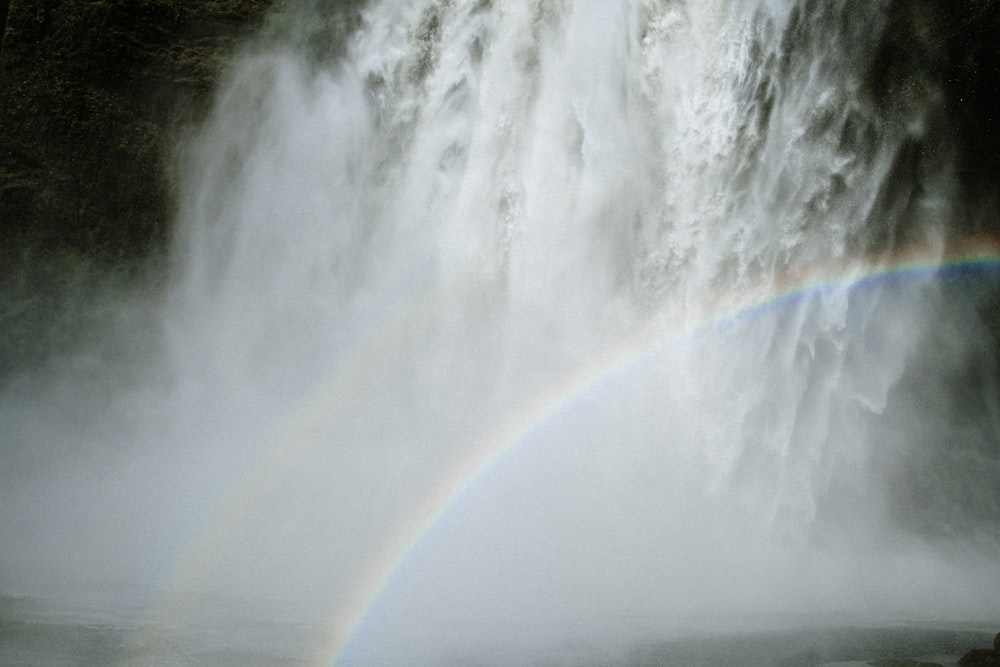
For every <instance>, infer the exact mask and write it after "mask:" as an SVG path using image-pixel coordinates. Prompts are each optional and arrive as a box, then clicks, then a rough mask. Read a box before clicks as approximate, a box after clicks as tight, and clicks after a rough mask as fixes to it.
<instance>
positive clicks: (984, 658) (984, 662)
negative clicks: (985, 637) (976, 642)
mask: <svg viewBox="0 0 1000 667" xmlns="http://www.w3.org/2000/svg"><path fill="white" fill-rule="evenodd" d="M958 664H960V665H962V667H1000V653H998V652H997V651H996V650H994V649H991V648H974V649H972V650H971V651H969V652H968V653H966V654H965V655H963V656H962V657H961V658H960V659H959V661H958Z"/></svg>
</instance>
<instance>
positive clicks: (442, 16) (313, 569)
mask: <svg viewBox="0 0 1000 667" xmlns="http://www.w3.org/2000/svg"><path fill="white" fill-rule="evenodd" d="M733 4H734V3H725V2H698V3H693V2H692V3H684V2H668V3H662V2H644V1H636V2H629V3H619V4H615V3H607V2H604V1H603V0H600V1H598V0H594V1H589V2H588V1H577V2H570V1H556V0H540V1H539V2H534V3H513V2H510V3H508V2H496V1H495V2H489V1H478V2H472V1H470V2H464V1H453V2H437V1H430V0H427V1H414V2H405V3H394V2H371V3H368V4H367V5H365V6H364V7H362V8H357V9H352V8H346V9H343V8H342V9H337V8H333V9H331V8H330V7H324V6H322V3H319V4H317V5H316V6H309V7H305V6H302V7H293V6H292V5H290V4H289V5H287V6H279V8H278V10H276V14H275V20H274V21H272V22H270V23H269V24H268V26H267V27H266V28H265V30H264V34H262V35H261V36H260V37H259V39H258V40H257V41H256V42H255V43H254V44H251V45H248V47H247V49H246V51H245V53H244V55H243V56H242V57H241V58H240V59H239V60H238V62H236V63H234V64H233V65H232V66H231V67H230V68H229V70H228V72H227V75H226V77H225V80H224V82H223V83H222V84H221V85H220V88H219V90H218V92H217V96H216V101H215V105H214V108H213V110H212V112H211V114H210V116H209V118H208V119H207V121H206V122H205V123H204V124H203V126H201V127H200V128H198V129H197V131H196V132H195V133H194V134H193V135H192V136H190V137H185V138H183V139H181V140H180V141H179V142H178V148H177V178H178V179H179V192H180V196H179V202H178V212H177V216H176V220H175V226H174V230H173V242H172V247H171V254H170V259H169V267H168V269H167V275H166V277H165V278H164V279H163V280H161V281H159V282H157V283H155V286H152V287H151V286H139V287H135V288H132V289H128V290H115V291H112V290H109V292H108V294H107V295H102V296H101V297H98V298H97V299H96V303H95V304H94V306H93V307H94V308H95V317H94V321H95V322H98V323H99V324H98V325H95V327H94V332H93V335H92V336H91V340H89V341H88V342H86V343H85V344H82V345H80V346H78V348H75V349H73V350H62V351H58V352H54V353H53V356H52V357H51V361H50V363H48V364H47V365H46V366H45V367H44V368H43V369H40V370H38V371H35V372H32V373H28V374H21V375H18V376H11V377H9V378H7V379H5V381H4V384H3V385H2V393H0V438H2V440H3V445H2V447H0V457H2V458H0V533H2V535H3V537H2V539H0V593H2V594H4V595H10V596H40V597H51V598H56V599H70V600H95V599H96V600H100V601H101V602H100V604H102V605H105V606H109V607H111V608H112V609H129V610H133V609H134V610H138V611H136V612H135V613H136V614H138V617H139V618H142V619H147V621H145V622H149V623H154V622H155V623H158V624H161V625H162V626H163V627H170V624H171V623H182V622H187V621H189V620H190V619H191V618H193V617H194V616H195V615H196V614H199V613H202V612H203V611H204V610H205V609H211V610H213V613H219V614H222V615H226V616H235V617H240V618H243V617H252V618H267V619H282V620H285V619H293V620H295V621H296V622H304V623H308V624H310V627H312V628H314V629H315V632H314V635H315V637H314V638H313V639H312V640H310V641H311V642H315V644H314V645H313V644H310V645H309V646H305V647H300V648H299V649H297V650H299V651H301V653H302V654H308V655H309V658H310V661H311V663H312V664H329V663H330V662H331V661H335V660H340V661H341V662H342V663H343V664H359V665H361V664H365V665H368V664H402V663H403V662H407V661H408V660H410V659H418V658H419V657H420V656H428V657H427V659H428V661H430V662H432V663H433V661H434V657H433V656H437V655H439V654H440V653H441V652H445V653H447V652H448V651H457V652H458V653H459V654H462V655H464V654H463V653H461V652H462V651H466V652H471V653H475V654H476V655H479V656H481V657H483V656H493V654H492V653H491V651H494V650H495V651H497V656H502V657H497V656H493V657H483V659H484V660H495V661H496V662H497V663H498V664H499V663H502V664H507V663H510V664H522V663H518V660H521V659H523V660H524V661H525V662H526V663H527V664H537V663H532V662H531V661H532V660H535V658H524V657H523V655H522V654H519V653H518V651H519V650H520V651H526V652H528V653H529V654H530V655H536V653H532V652H534V651H543V652H544V650H545V648H546V647H547V646H548V645H553V644H558V645H560V646H563V645H564V643H565V642H570V641H579V640H580V639H581V638H583V639H586V640H587V641H588V642H590V645H592V647H593V646H597V647H600V649H601V650H603V651H608V652H612V653H613V652H614V651H616V650H619V649H621V650H624V648H625V647H628V646H630V645H632V644H633V643H634V642H636V641H639V640H645V639H650V638H661V639H662V638H667V637H675V636H687V635H690V634H691V633H698V632H706V631H708V630H712V629H714V630H718V629H719V628H726V629H728V630H730V631H732V630H734V629H754V628H757V629H759V628H774V627H790V626H794V625H822V624H824V623H826V622H827V621H826V620H825V619H850V622H852V623H861V622H864V623H876V622H889V623H895V622H904V621H906V622H908V621H935V622H937V621H949V622H954V621H982V620H991V617H992V620H995V615H996V611H997V607H996V600H997V599H1000V579H998V578H997V577H996V572H997V569H996V568H997V557H998V554H1000V552H998V546H1000V541H998V538H1000V485H998V484H997V483H996V482H997V480H998V479H1000V450H998V445H997V443H998V442H1000V439H998V436H1000V402H998V396H1000V394H998V386H997V377H998V374H997V368H998V366H997V362H998V359H997V352H996V350H997V348H996V339H995V335H996V331H995V329H991V327H990V319H989V312H990V311H989V310H988V309H989V307H991V306H992V307H995V296H993V295H995V294H996V288H997V286H998V285H997V282H998V280H1000V274H998V273H997V272H996V268H997V267H996V264H995V263H991V262H990V261H988V259H989V257H992V256H994V255H995V254H996V247H995V245H993V244H992V243H990V242H988V241H987V240H985V239H986V236H985V235H983V234H976V233H970V230H969V225H968V224H966V223H967V217H966V216H967V215H968V210H969V209H968V207H967V206H966V204H967V201H966V199H964V197H965V195H966V193H965V192H963V191H962V189H961V187H960V185H959V184H958V176H957V170H958V164H959V163H958V156H959V148H960V146H959V143H958V142H959V137H957V136H953V135H952V134H949V133H948V132H947V131H946V130H945V129H944V128H945V127H946V126H945V125H943V123H944V120H943V119H944V118H946V116H947V113H946V111H947V110H946V105H945V100H944V98H943V97H942V95H943V93H941V92H940V90H939V89H938V88H935V85H936V80H935V79H934V78H933V76H932V74H931V73H926V72H924V71H923V70H921V69H920V68H919V64H918V65H914V70H913V71H912V72H908V74H907V75H908V76H909V77H910V81H911V83H913V85H914V86H917V88H918V89H920V90H925V91H929V92H927V94H923V95H913V94H911V93H909V92H905V91H904V92H899V91H894V90H878V91H874V92H873V90H872V86H871V81H870V79H871V77H873V76H874V75H871V74H870V73H871V72H873V71H875V70H877V69H878V68H877V67H876V64H878V62H879V61H878V59H879V58H880V57H883V56H882V54H881V52H880V44H884V39H885V38H884V32H885V31H886V30H887V26H888V25H889V24H890V18H889V17H890V15H891V12H890V11H889V10H890V5H892V3H887V2H868V3H864V4H863V6H862V5H859V4H857V3H851V2H833V3H827V5H826V6H824V7H815V6H814V5H815V4H816V3H808V2H806V3H797V2H792V1H791V0H787V1H786V0H768V1H766V2H759V3H742V4H740V3H736V4H739V6H731V5H733ZM894 11H897V12H902V11H903V10H900V9H898V8H896V9H895V10H894ZM345 12H357V21H356V25H357V29H356V30H354V31H351V32H348V33H347V34H346V35H345V36H343V37H341V38H340V39H342V40H343V43H342V44H339V45H338V46H337V48H332V47H331V48H330V49H319V50H317V49H316V48H315V45H316V44H317V41H318V40H322V39H324V38H328V39H332V37H329V35H331V34H333V33H336V32H337V30H340V29H341V28H343V26H344V25H355V24H353V23H350V22H347V23H345V19H344V16H345V15H346V14H345ZM844 17H849V20H847V19H846V18H844ZM842 19H843V20H842ZM335 28H336V30H335ZM338 34H339V33H338ZM912 47H913V48H920V47H921V44H920V43H917V42H915V43H914V44H913V45H912ZM866 77H868V78H866ZM921 86H922V88H921ZM935 91H937V94H934V93H935ZM109 600H110V602H109ZM358 600H362V601H363V604H361V603H359V602H358ZM93 604H97V603H93ZM831 622H832V621H831ZM838 622H840V621H838ZM161 631H163V632H166V631H165V630H161ZM324 647H325V648H324ZM500 647H502V648H500ZM324 651H327V653H324ZM519 655H522V657H518V656H519ZM147 658H148V656H147ZM142 660H143V657H142V655H138V657H136V658H135V662H134V663H131V662H130V663H129V664H144V663H143V662H142ZM546 664H548V663H546ZM567 664H569V663H567Z"/></svg>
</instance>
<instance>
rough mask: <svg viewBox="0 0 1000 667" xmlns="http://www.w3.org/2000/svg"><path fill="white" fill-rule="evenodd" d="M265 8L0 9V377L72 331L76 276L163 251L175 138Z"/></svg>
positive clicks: (135, 3)
mask: <svg viewBox="0 0 1000 667" xmlns="http://www.w3.org/2000/svg"><path fill="white" fill-rule="evenodd" d="M270 5H271V0H4V1H3V2H2V3H0V16H2V19H3V22H2V25H3V28H4V29H3V41H2V46H0V351H2V352H3V353H2V354H0V373H2V372H3V370H4V369H5V367H10V366H11V365H16V364H18V363H20V360H22V359H23V358H24V357H25V356H28V357H30V356H31V355H32V354H33V351H39V350H40V349H41V348H42V347H44V342H43V341H40V340H39V338H40V337H41V338H46V339H48V338H55V339H59V338H60V337H68V336H70V335H71V332H69V331H62V332H61V331H60V329H61V328H64V329H73V328H74V327H75V326H76V325H75V324H73V323H72V322H71V320H72V317H69V318H67V317H66V315H65V307H66V302H67V301H75V300H79V297H80V294H79V292H80V290H83V291H84V292H87V291H88V289H89V288H88V287H87V286H86V284H85V283H81V281H80V274H81V271H84V272H87V273H93V274H103V275H105V276H106V275H107V273H108V272H109V271H113V272H122V271H129V270H130V269H131V268H132V267H133V266H134V265H135V264H136V263H138V262H139V261H140V260H145V259H147V258H148V257H149V256H150V255H152V254H155V253H156V252H157V250H158V249H160V248H162V245H163V241H164V239H165V237H166V234H167V222H168V220H169V218H170V215H171V207H172V204H171V184H170V178H169V169H168V168H167V165H168V163H169V154H170V153H169V151H170V146H171V142H172V138H173V136H174V133H175V132H176V131H177V129H178V128H179V127H182V126H183V125H185V124H188V123H191V122H194V121H195V120H196V119H197V118H198V117H199V116H200V115H201V114H203V113H204V111H205V109H206V107H207V105H208V103H209V100H210V95H209V92H210V91H211V89H212V86H213V84H214V82H215V80H216V78H217V76H218V74H219V73H220V71H221V70H222V69H223V67H224V66H225V64H226V62H227V60H228V59H229V58H230V57H231V56H232V54H233V53H234V52H235V50H236V49H237V48H238V46H239V43H240V40H241V39H242V38H243V37H244V36H245V35H246V34H247V33H248V32H250V31H251V30H253V29H254V28H255V27H256V26H257V25H258V24H260V22H261V21H262V20H263V18H264V16H265V14H266V12H267V10H268V8H269V6H270ZM57 313H58V315H57ZM40 332H44V334H45V335H44V336H40ZM38 353H40V352H38Z"/></svg>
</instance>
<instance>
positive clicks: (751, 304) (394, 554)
mask: <svg viewBox="0 0 1000 667" xmlns="http://www.w3.org/2000/svg"><path fill="white" fill-rule="evenodd" d="M996 271H1000V242H998V240H996V239H992V238H991V239H986V240H983V239H979V240H975V241H970V242H968V243H966V244H963V245H961V246H960V247H956V248H954V249H953V250H952V251H951V252H949V253H948V254H947V255H945V256H944V257H943V258H942V257H941V256H940V254H938V255H937V257H936V258H935V257H932V256H930V253H928V252H927V251H926V250H921V249H914V250H910V251H908V252H905V253H899V254H897V255H896V256H895V257H894V261H893V262H892V263H889V264H882V265H881V266H876V267H874V268H873V267H871V266H870V265H868V266H867V267H866V265H864V264H860V263H859V264H857V265H855V266H853V267H851V268H850V269H849V270H847V271H840V272H839V274H837V276H836V277H832V278H831V277H829V276H830V275H831V274H830V272H825V273H823V274H818V273H816V272H811V273H810V274H808V275H804V276H799V277H798V278H797V279H796V280H792V281H789V280H786V281H784V283H783V284H782V286H779V287H777V288H774V287H772V288H771V289H770V290H768V291H767V292H766V293H764V292H756V293H754V292H749V293H746V294H743V295H741V297H740V298H736V299H734V298H732V297H729V298H726V299H724V300H723V299H719V300H717V301H716V302H713V303H711V304H710V305H709V306H708V307H707V308H703V309H702V310H701V312H700V317H695V318H691V319H690V320H688V322H692V321H693V322H694V323H689V324H687V325H686V326H685V325H684V323H683V322H678V320H677V319H666V318H654V319H653V320H651V321H649V322H647V323H646V324H645V325H644V326H642V327H641V328H639V329H637V330H636V331H634V332H633V333H631V334H630V335H628V336H627V337H625V338H623V339H621V340H619V341H617V342H615V343H614V344H612V345H610V346H608V347H606V348H604V349H602V350H600V351H598V352H597V353H596V354H594V355H592V356H591V357H589V358H588V359H586V360H585V361H584V363H582V364H579V365H578V366H576V367H575V368H574V369H573V370H572V371H571V372H570V373H568V374H566V375H564V376H563V377H561V378H559V379H558V380H557V381H556V382H554V383H552V384H551V385H550V386H549V387H547V388H546V389H545V390H543V391H541V392H540V393H538V394H537V395H535V396H534V397H533V398H532V399H531V400H530V401H528V402H527V403H525V404H524V405H522V406H521V408H520V409H519V410H518V411H517V412H515V413H514V414H512V415H511V416H510V417H509V418H508V419H506V420H505V421H503V423H501V424H500V425H499V426H498V427H497V428H496V429H495V430H493V431H492V432H491V433H489V434H488V435H486V436H485V437H483V438H482V439H481V440H480V441H479V442H478V443H476V445H475V446H474V447H472V448H471V449H470V450H469V452H468V454H467V455H466V456H465V457H464V458H463V459H462V460H461V461H460V462H459V463H458V464H457V465H456V466H454V467H453V468H452V469H451V470H450V471H449V472H448V473H447V474H446V475H445V476H444V477H443V480H442V482H441V483H440V485H439V486H438V487H437V488H436V489H435V490H434V491H433V492H432V493H430V494H429V495H428V496H426V497H425V498H424V500H423V502H421V503H420V504H419V506H417V507H416V508H414V511H413V512H412V513H411V514H410V516H409V517H408V518H407V520H406V521H404V522H403V523H402V525H401V526H400V528H399V529H398V530H397V532H396V533H395V534H394V536H393V537H392V539H390V540H389V541H388V542H386V543H385V544H384V545H383V546H382V548H381V549H380V550H379V552H378V554H377V555H376V556H375V557H374V558H373V559H372V561H371V563H370V565H369V567H368V568H367V569H366V571H365V573H364V575H363V576H362V577H361V578H360V579H359V580H358V582H357V584H356V586H355V587H354V590H353V592H352V593H351V594H350V596H349V597H348V598H347V599H345V600H343V601H342V604H341V605H340V606H339V608H338V610H337V612H336V614H335V615H334V617H333V620H332V623H331V624H330V626H329V632H328V636H327V642H326V643H325V644H324V645H323V647H322V648H321V649H320V651H319V653H318V654H317V655H318V656H320V657H319V659H318V660H317V664H322V665H333V666H337V665H341V664H344V663H346V662H347V661H348V660H349V650H350V648H351V645H352V642H353V640H354V638H355V637H356V635H357V633H358V631H359V630H360V628H361V627H362V626H363V625H364V624H365V622H366V620H367V619H368V617H369V616H370V615H371V614H372V612H373V609H374V608H375V607H376V605H377V603H378V601H379V600H380V598H381V597H382V596H383V595H384V593H385V592H386V590H387V589H389V588H390V587H391V585H392V583H393V580H394V578H395V577H396V576H397V574H398V572H399V571H400V569H401V567H402V566H403V565H404V564H405V563H406V562H407V560H408V559H409V558H410V556H411V555H412V554H413V553H414V552H415V551H416V550H417V548H418V547H419V546H420V545H421V544H422V543H423V542H424V541H425V540H426V539H427V537H428V536H429V535H430V534H431V533H432V532H433V530H434V528H435V527H436V526H437V525H438V524H439V523H440V522H441V520H442V518H443V517H444V516H446V515H447V514H448V513H449V511H450V510H451V509H452V508H454V507H455V506H456V505H457V504H458V503H460V502H461V500H462V498H463V497H464V496H466V494H468V493H469V491H470V489H471V488H472V487H474V486H475V485H476V482H477V481H478V480H480V479H481V478H482V477H483V476H484V474H485V473H486V472H487V471H488V470H490V469H491V468H493V467H494V466H495V465H496V464H497V463H498V462H499V461H500V460H501V459H503V458H504V457H506V456H507V455H509V454H510V453H511V452H512V451H513V450H515V449H516V448H517V446H518V445H519V444H520V443H522V442H523V441H524V440H526V438H527V436H528V435H529V434H530V433H531V432H533V431H535V430H536V429H537V428H538V427H539V426H540V425H542V424H543V423H545V422H546V421H547V420H549V419H550V418H551V417H552V416H553V415H556V414H559V413H561V412H563V411H565V410H566V409H568V408H569V407H571V406H572V405H573V404H574V403H575V402H576V401H577V400H578V399H579V397H580V396H582V395H584V394H585V393H586V392H587V391H588V390H589V389H590V388H592V387H594V386H595V385H597V384H599V383H601V382H602V381H604V380H606V379H608V378H610V377H613V376H616V375H618V374H619V373H620V372H622V371H623V370H625V369H627V368H629V367H633V366H634V365H636V364H639V363H641V362H642V361H643V360H644V359H648V358H649V357H651V356H653V355H655V354H656V353H657V352H659V351H661V350H662V349H663V348H665V347H668V346H669V345H670V344H672V343H676V342H678V341H680V340H684V339H687V338H689V337H692V336H696V335H698V334H701V333H705V332H709V331H711V330H713V329H715V328H717V327H719V326H720V325H723V324H725V323H728V322H732V321H734V320H737V319H744V318H752V317H754V316H757V315H759V314H761V313H762V312H764V311H766V310H767V309H771V308H774V307H778V306H780V305H782V304H786V303H788V302H792V301H795V300H797V299H800V298H802V297H804V296H806V295H810V294H815V293H820V294H822V293H828V292H834V291H840V290H851V291H854V290H859V289H865V288H867V287H870V286H872V285H875V284H881V283H884V282H885V281H911V280H914V279H928V280H929V279H933V278H935V277H940V276H943V277H960V276H966V275H977V274H982V273H993V272H996ZM824 276H825V277H824Z"/></svg>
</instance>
